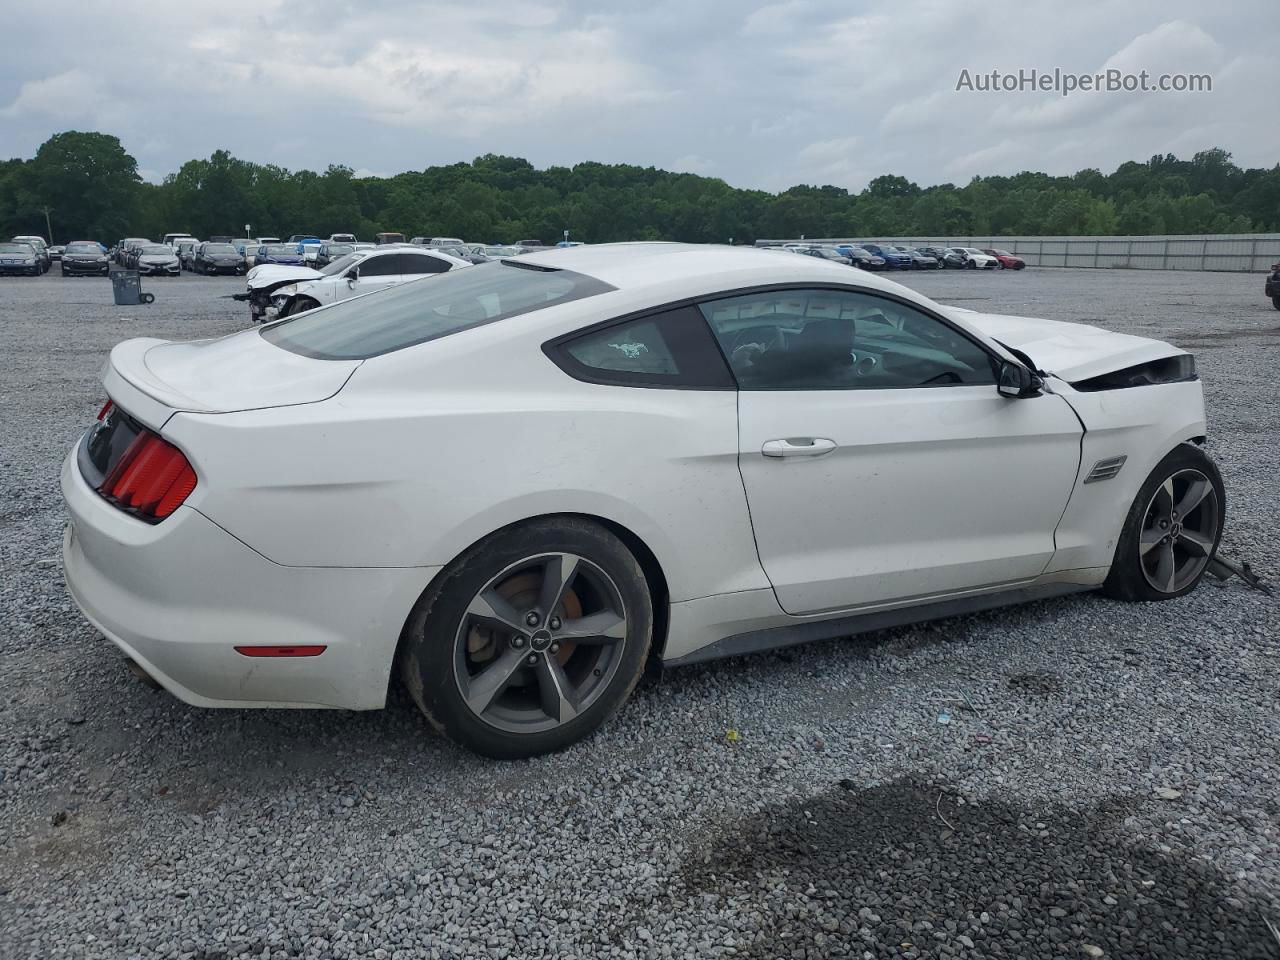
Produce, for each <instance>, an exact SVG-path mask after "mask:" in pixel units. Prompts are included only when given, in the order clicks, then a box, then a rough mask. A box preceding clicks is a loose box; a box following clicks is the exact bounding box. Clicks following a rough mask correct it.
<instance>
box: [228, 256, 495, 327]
mask: <svg viewBox="0 0 1280 960" xmlns="http://www.w3.org/2000/svg"><path fill="white" fill-rule="evenodd" d="M469 266H471V261H470V260H463V259H461V258H460V257H454V256H450V255H449V254H447V253H444V252H443V251H441V250H431V249H427V248H425V247H410V246H407V245H406V246H394V245H384V246H381V247H375V246H372V245H371V246H370V248H369V249H367V250H354V251H352V252H351V253H349V254H347V255H346V256H344V257H339V258H338V259H337V260H334V261H333V262H332V263H329V264H326V265H325V266H324V267H322V268H321V269H319V270H317V269H315V268H313V267H289V266H275V265H269V264H264V265H263V266H259V267H254V268H253V269H252V270H250V271H249V273H248V275H247V276H246V277H245V281H246V287H245V292H244V293H243V294H236V295H235V297H236V299H237V300H247V301H249V314H250V316H251V317H252V318H253V320H254V321H255V322H259V323H260V322H264V321H266V320H274V319H276V318H277V317H284V316H288V315H290V314H294V313H302V312H304V311H306V310H311V309H314V308H315V307H322V306H326V305H327V304H331V303H337V302H338V301H339V300H348V299H350V298H351V297H358V296H362V295H363V294H366V293H374V292H375V291H378V290H382V289H385V288H386V287H393V286H396V285H397V284H401V283H405V282H407V281H409V280H418V279H421V278H422V277H424V276H429V275H432V274H437V273H447V272H448V271H449V270H455V269H458V268H460V267H469Z"/></svg>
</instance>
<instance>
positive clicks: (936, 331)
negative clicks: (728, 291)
mask: <svg viewBox="0 0 1280 960" xmlns="http://www.w3.org/2000/svg"><path fill="white" fill-rule="evenodd" d="M700 309H701V310H702V312H703V314H704V316H705V317H706V318H707V320H708V321H709V322H710V324H711V326H712V329H713V332H714V333H715V336H716V339H717V340H718V341H719V343H720V346H721V349H722V350H723V351H724V355H725V356H726V357H727V358H728V359H729V362H730V366H731V367H732V369H733V372H734V375H735V377H736V378H737V380H738V384H739V391H740V392H739V398H738V418H739V448H740V449H739V464H740V468H741V472H742V479H743V484H744V486H745V488H746V493H747V501H748V504H749V506H750V509H751V520H752V526H753V529H754V532H755V538H756V544H757V547H758V549H759V554H760V560H761V563H762V564H763V566H764V569H765V572H766V574H767V575H768V577H769V579H770V581H771V582H772V584H773V587H774V590H775V592H776V594H777V597H778V602H779V604H781V606H782V608H783V609H784V610H785V611H786V612H787V613H790V614H797V615H804V614H814V613H821V612H826V611H834V610H842V609H852V608H857V607H862V606H874V605H876V604H881V603H886V602H893V601H904V600H921V601H923V600H925V599H927V598H934V597H942V596H946V595H949V594H955V593H960V592H964V591H969V590H975V589H981V588H987V587H991V586H993V585H997V584H1012V583H1017V582H1019V581H1025V580H1029V579H1032V578H1034V577H1036V576H1038V575H1039V574H1040V573H1041V572H1042V571H1043V570H1044V569H1045V567H1046V566H1047V565H1048V563H1049V561H1050V560H1051V559H1052V557H1053V552H1054V529H1055V527H1056V526H1057V523H1058V520H1059V518H1060V517H1061V515H1062V512H1063V510H1064V508H1065V507H1066V504H1067V500H1068V498H1069V497H1070V494H1071V490H1072V488H1073V486H1074V484H1075V479H1076V472H1077V469H1078V467H1079V459H1080V436H1081V427H1080V423H1079V421H1078V420H1077V419H1076V417H1075V414H1074V413H1072V411H1071V408H1070V407H1069V406H1068V405H1067V403H1066V402H1065V401H1064V400H1062V399H1061V398H1060V397H1056V396H1052V395H1048V394H1046V395H1043V396H1039V397H1034V398H1027V399H1018V400H1010V399H1006V398H1004V397H1001V396H1000V395H999V394H998V393H997V392H996V388H995V375H994V368H995V363H996V361H995V358H993V356H992V354H990V353H989V352H988V350H987V348H986V347H985V346H982V345H981V344H979V343H978V342H977V341H976V340H975V339H972V338H970V337H969V336H968V335H967V334H965V333H964V332H963V331H961V330H959V329H958V328H956V327H955V326H953V325H951V324H950V323H949V322H948V321H945V320H943V319H941V318H939V317H935V316H933V315H931V314H929V313H926V312H924V311H923V310H921V309H917V308H915V307H913V306H911V305H909V304H906V303H904V302H902V301H899V300H896V299H893V298H890V297H886V296H883V295H880V294H876V293H872V292H857V291H852V290H848V289H844V290H836V289H823V288H813V289H785V290H778V289H773V290H765V291H760V292H756V293H748V294H743V295H738V296H734V297H730V298H725V299H719V300H714V301H710V302H707V303H704V304H702V305H701V307H700Z"/></svg>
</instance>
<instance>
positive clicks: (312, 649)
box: [236, 644, 325, 657]
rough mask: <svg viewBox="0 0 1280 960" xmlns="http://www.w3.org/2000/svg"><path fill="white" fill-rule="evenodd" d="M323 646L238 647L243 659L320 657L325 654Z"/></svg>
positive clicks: (237, 649) (237, 651) (237, 650)
mask: <svg viewBox="0 0 1280 960" xmlns="http://www.w3.org/2000/svg"><path fill="white" fill-rule="evenodd" d="M324 651H325V647H324V645H323V644H316V645H314V646H299V647H236V653H238V654H240V655H241V656H242V657H318V656H320V654H322V653H324Z"/></svg>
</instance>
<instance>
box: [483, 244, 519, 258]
mask: <svg viewBox="0 0 1280 960" xmlns="http://www.w3.org/2000/svg"><path fill="white" fill-rule="evenodd" d="M482 249H483V251H484V255H485V256H486V257H488V258H489V259H490V260H496V259H498V258H499V257H518V256H519V255H520V250H519V248H517V247H508V246H504V245H502V244H485V245H484V246H483V248H482Z"/></svg>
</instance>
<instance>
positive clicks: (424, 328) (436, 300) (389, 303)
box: [262, 260, 615, 360]
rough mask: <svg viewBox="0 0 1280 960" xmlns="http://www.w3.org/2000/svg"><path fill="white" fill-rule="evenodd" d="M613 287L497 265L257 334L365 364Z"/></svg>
mask: <svg viewBox="0 0 1280 960" xmlns="http://www.w3.org/2000/svg"><path fill="white" fill-rule="evenodd" d="M613 289H615V288H614V287H611V286H610V285H609V284H607V283H605V282H603V281H601V280H597V279H595V278H594V277H588V276H586V275H585V274H581V273H574V272H573V271H570V270H554V269H547V268H545V267H530V266H527V265H522V264H517V263H512V262H510V261H505V260H498V261H494V262H492V263H485V264H481V265H480V266H478V267H468V268H467V269H465V270H463V269H459V270H450V271H449V272H448V273H441V274H437V275H435V276H433V277H429V278H424V279H422V280H418V281H414V282H412V283H405V284H402V285H400V286H396V287H391V288H389V289H387V290H384V291H381V292H379V293H376V294H373V295H370V296H365V297H356V298H353V299H351V300H347V301H344V302H340V303H337V304H334V305H333V306H330V307H326V308H324V309H323V310H315V311H308V312H306V313H300V314H298V315H296V316H293V317H288V318H286V319H284V320H281V321H279V322H277V323H273V324H271V325H270V326H267V327H263V328H262V336H263V337H264V338H265V339H267V340H268V341H270V342H271V343H274V344H275V345H276V346H278V347H283V348H284V349H285V350H289V351H291V352H293V353H299V354H302V355H303V356H304V357H314V358H316V359H318V360H365V359H367V358H369V357H376V356H380V355H381V354H384V353H390V352H392V351H393V350H402V349H404V348H405V347H410V346H413V345H414V344H418V343H425V342H426V341H428V340H435V339H437V338H439V337H444V336H448V335H449V334H451V333H457V332H458V331H459V330H466V329H468V328H470V327H478V326H480V325H482V324H485V323H492V322H493V321H495V320H505V319H506V318H508V317H515V316H519V315H520V314H523V313H532V312H533V311H535V310H541V309H542V308H543V307H551V306H555V305H556V304H560V303H568V302H570V301H572V300H580V299H582V298H584V297H591V296H595V295H597V294H601V293H606V292H607V291H610V290H613Z"/></svg>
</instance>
